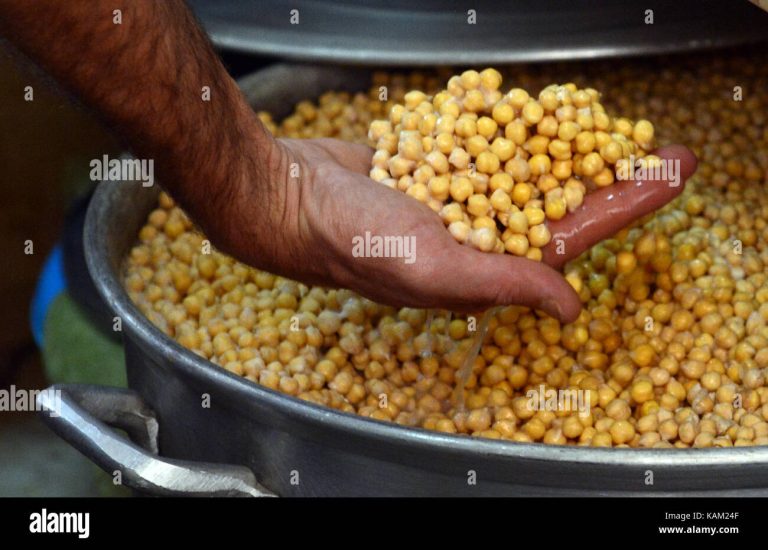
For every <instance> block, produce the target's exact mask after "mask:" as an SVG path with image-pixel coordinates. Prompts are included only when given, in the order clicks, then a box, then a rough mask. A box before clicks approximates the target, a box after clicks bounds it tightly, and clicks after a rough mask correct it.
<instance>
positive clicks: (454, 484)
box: [79, 66, 768, 496]
mask: <svg viewBox="0 0 768 550" xmlns="http://www.w3.org/2000/svg"><path fill="white" fill-rule="evenodd" d="M305 71H310V72H311V74H310V73H307V74H304V72H305ZM340 74H341V73H340V72H339V71H338V70H337V69H331V68H325V69H322V68H314V69H307V68H301V67H292V68H291V69H287V68H286V67H285V66H276V67H274V68H271V69H267V70H265V71H263V72H262V73H260V74H259V75H256V76H254V77H253V78H250V79H246V80H245V81H244V84H245V85H246V86H251V85H255V84H256V83H269V86H270V88H269V90H270V91H269V94H270V97H268V98H267V97H262V94H261V92H258V91H256V90H246V93H247V95H248V96H249V97H250V98H252V99H254V98H259V101H260V102H259V103H257V104H254V106H255V107H256V108H263V107H266V106H271V105H272V104H274V102H275V101H287V100H288V98H290V100H291V101H293V99H294V98H295V97H296V94H297V91H296V85H295V83H296V79H297V78H300V79H302V81H303V82H305V83H307V87H306V88H302V89H300V95H301V94H303V96H304V97H305V98H312V97H314V96H316V95H318V94H319V93H320V92H321V91H324V90H326V89H329V88H330V87H331V86H329V85H327V84H324V83H326V82H331V81H334V82H336V81H338V79H339V78H340ZM345 74H347V75H348V76H349V77H350V78H353V77H354V74H353V73H345ZM301 75H303V76H301ZM326 78H327V80H324V79H326ZM334 79H335V80H334ZM346 84H347V85H348V87H351V88H354V87H359V88H364V87H365V86H366V84H367V83H366V82H364V81H358V82H356V83H355V82H352V81H350V82H347V83H346ZM156 198H157V189H156V188H149V189H147V188H144V187H142V186H141V184H140V183H102V184H100V185H99V187H98V189H97V191H96V194H95V195H94V198H93V201H92V202H91V206H90V209H89V212H88V217H87V220H86V231H85V247H86V252H87V261H88V266H89V269H90V272H91V275H92V276H93V278H94V280H95V282H96V286H97V288H98V290H99V292H100V293H101V294H102V297H103V298H104V299H105V301H106V302H107V303H109V304H111V307H112V308H113V310H114V311H115V313H116V314H117V315H119V316H120V317H121V318H122V320H123V337H124V342H125V351H126V363H127V368H128V382H129V385H130V387H131V388H133V389H134V390H135V391H136V392H137V393H138V394H139V395H140V396H141V397H142V399H143V400H144V401H145V402H146V403H147V404H148V405H149V406H151V407H152V409H153V410H154V411H155V414H156V415H157V418H158V420H159V423H160V430H159V449H160V452H161V454H162V455H163V456H165V457H171V458H178V459H185V460H195V461H206V462H214V463H224V464H241V465H244V466H247V467H248V468H249V469H250V470H251V471H253V472H254V473H255V474H256V477H257V479H258V480H259V482H260V483H261V484H262V485H263V486H264V487H267V488H268V489H270V490H272V491H274V492H276V493H277V494H279V495H283V496H306V495H435V496H437V495H473V496H479V495H485V496H489V495H517V496H525V495H538V496H552V495H593V496H597V495H654V496H667V495H679V494H687V495H711V496H715V495H720V496H725V495H727V496H747V495H768V447H742V448H738V449H736V448H732V449H600V448H587V447H574V446H569V447H565V446H548V445H542V444H522V443H513V442H506V441H492V440H484V439H478V438H469V437H463V436H456V435H448V434H440V433H437V432H430V431H426V430H420V429H413V428H405V427H402V426H398V425H396V424H393V423H384V422H379V421H375V420H370V419H366V418H361V417H358V416H355V415H351V414H346V413H341V412H338V411H335V410H331V409H327V408H324V407H321V406H318V405H314V404H311V403H307V402H305V401H301V400H299V399H296V398H292V397H289V396H286V395H283V394H280V393H278V392H275V391H272V390H269V389H267V388H264V387H262V386H259V385H257V384H254V383H251V382H250V381H248V380H247V379H245V378H242V377H238V376H235V375H233V374H230V373H229V372H227V371H225V370H224V369H221V368H219V367H216V366H214V365H212V364H211V363H209V362H208V361H206V360H205V359H202V358H201V357H199V356H197V355H195V354H194V353H192V352H190V351H188V350H186V349H184V348H183V347H182V346H180V345H179V344H178V343H176V342H175V341H173V340H172V339H171V338H169V337H167V336H166V335H165V334H163V333H162V332H161V331H159V330H158V329H156V328H155V327H154V326H153V325H152V324H151V323H150V322H149V321H148V320H147V319H146V318H145V317H144V316H143V315H142V314H141V313H140V312H139V310H138V309H137V308H136V307H135V306H134V305H133V303H132V302H131V301H130V299H129V297H128V296H127V294H126V292H125V291H124V290H123V287H122V284H121V281H120V277H119V269H120V265H121V263H122V259H123V258H124V257H125V254H126V253H127V252H128V251H129V250H130V247H131V246H132V245H133V243H134V242H135V239H136V235H137V234H138V231H139V229H140V227H141V226H142V225H143V223H144V222H145V220H146V217H147V215H148V213H149V212H150V211H151V210H152V208H154V205H155V204H156ZM205 399H207V400H208V402H209V405H210V406H209V407H204V406H201V402H202V401H203V400H205ZM79 427H80V429H83V430H86V429H87V428H88V426H87V425H80V426H79ZM80 448H81V450H82V447H80ZM85 452H86V454H89V455H90V453H89V450H87V449H86V450H85ZM649 471H650V472H652V473H653V484H652V485H649V484H646V480H647V478H648V472H649ZM473 476H476V480H477V481H476V484H471V483H469V482H468V481H471V479H472V477H473Z"/></svg>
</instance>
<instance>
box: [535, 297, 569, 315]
mask: <svg viewBox="0 0 768 550" xmlns="http://www.w3.org/2000/svg"><path fill="white" fill-rule="evenodd" d="M539 309H541V310H542V311H545V312H547V313H548V314H549V315H551V316H552V317H556V318H557V319H562V318H563V310H562V309H560V304H559V303H558V302H557V300H555V299H554V298H547V299H546V300H544V301H543V302H541V307H540V308H539Z"/></svg>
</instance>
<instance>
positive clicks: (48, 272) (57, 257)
mask: <svg viewBox="0 0 768 550" xmlns="http://www.w3.org/2000/svg"><path fill="white" fill-rule="evenodd" d="M66 289H67V280H66V278H65V276H64V254H63V251H62V247H61V243H59V244H57V245H56V246H55V247H54V248H53V250H52V251H51V253H50V254H49V255H48V258H47V259H46V260H45V265H43V271H42V273H40V278H39V279H38V280H37V287H36V288H35V295H34V297H33V298H32V305H31V307H30V311H29V321H30V325H31V328H32V336H33V337H34V338H35V343H36V344H37V346H38V347H40V348H42V347H43V327H44V325H45V317H46V315H48V308H49V307H50V306H51V303H52V302H53V300H54V299H55V298H56V297H57V296H58V295H59V294H61V293H62V292H64V291H65V290H66Z"/></svg>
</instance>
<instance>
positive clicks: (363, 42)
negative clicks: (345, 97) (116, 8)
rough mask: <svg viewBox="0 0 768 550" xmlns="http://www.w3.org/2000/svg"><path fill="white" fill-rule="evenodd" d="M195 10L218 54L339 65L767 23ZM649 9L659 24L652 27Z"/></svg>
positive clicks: (650, 40)
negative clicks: (472, 20) (472, 19)
mask: <svg viewBox="0 0 768 550" xmlns="http://www.w3.org/2000/svg"><path fill="white" fill-rule="evenodd" d="M190 5H191V6H192V8H193V10H194V11H195V13H196V15H197V16H198V17H199V18H200V20H201V21H202V22H203V24H204V25H205V28H206V30H207V31H208V32H209V34H210V35H211V37H212V39H213V41H214V43H215V44H216V45H218V46H219V47H221V48H224V49H228V50H235V51H238V52H245V53H251V54H260V55H270V56H275V57H280V58H290V59H294V60H305V61H310V60H311V61H322V62H333V63H353V64H371V65H374V64H375V65H396V66H406V65H414V66H415V65H431V66H434V65H477V64H496V63H517V62H529V61H554V60H570V59H588V58H596V57H616V56H629V55H641V54H660V53H670V52H682V51H692V50H699V49H706V48H714V47H722V46H731V45H737V44H745V43H748V42H755V41H759V40H765V39H766V38H768V14H765V13H764V12H762V11H761V10H760V9H759V8H758V7H756V6H754V5H750V4H749V3H748V2H746V1H745V0H675V1H666V2H658V1H655V2H654V1H651V2H649V1H648V0H547V1H546V2H541V1H540V0H513V1H506V2H499V1H491V0H476V1H474V2H470V3H467V2H458V1H445V0H442V1H436V0H422V1H421V2H412V1H406V0H367V1H360V0H325V1H318V0H294V1H292V2H285V1H284V0H258V1H256V0H253V1H247V0H190ZM470 8H471V9H474V10H476V15H477V19H476V24H469V23H468V14H467V11H468V10H469V9H470ZM648 9H652V10H653V24H647V23H646V10H648ZM291 10H298V11H297V13H298V24H293V23H292V21H291ZM293 21H294V22H295V21H296V19H295V18H294V20H293Z"/></svg>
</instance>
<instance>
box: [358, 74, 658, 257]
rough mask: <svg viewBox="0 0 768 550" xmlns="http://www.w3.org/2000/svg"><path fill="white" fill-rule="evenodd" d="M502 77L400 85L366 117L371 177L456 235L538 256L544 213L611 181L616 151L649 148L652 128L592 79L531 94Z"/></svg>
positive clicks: (545, 238)
mask: <svg viewBox="0 0 768 550" xmlns="http://www.w3.org/2000/svg"><path fill="white" fill-rule="evenodd" d="M501 83H502V76H501V74H500V73H499V72H498V71H497V70H495V69H485V70H483V71H481V72H477V71H474V70H468V71H464V72H463V73H462V74H461V75H460V76H453V77H451V78H450V79H449V80H448V85H447V89H445V90H442V91H440V92H438V93H436V94H435V95H434V96H428V95H427V94H425V93H424V92H422V91H418V90H414V91H410V92H408V93H406V94H405V96H404V98H403V100H404V101H403V104H397V105H395V106H394V107H392V109H391V110H390V112H389V119H388V120H375V121H373V122H372V123H371V126H370V130H369V133H368V137H369V139H370V140H371V141H372V142H373V143H375V147H376V153H375V154H374V155H373V160H372V165H373V167H372V168H371V172H370V176H371V178H372V179H374V180H375V181H378V182H380V183H383V184H384V185H387V186H389V187H392V188H394V189H399V190H400V191H403V192H405V193H406V194H407V195H409V196H411V197H413V198H415V199H417V200H419V201H421V202H423V203H425V204H426V205H427V206H429V207H430V208H432V209H433V210H434V211H435V212H438V213H439V214H440V217H441V218H442V219H443V222H444V223H445V225H446V226H447V227H448V230H449V231H450V233H451V235H453V237H454V238H455V239H456V240H457V241H459V242H460V243H468V244H470V245H471V246H473V247H475V248H477V249H479V250H482V251H484V252H496V253H504V252H507V253H510V254H514V255H516V256H525V257H527V258H530V259H533V260H540V259H541V256H542V253H541V248H542V247H543V246H545V245H546V244H547V243H548V242H549V241H550V239H551V235H550V232H549V229H548V228H547V226H546V225H545V223H544V222H545V221H546V220H547V219H549V220H559V219H561V218H562V217H563V216H565V215H566V213H567V212H572V211H574V210H575V209H577V208H578V207H579V206H581V204H582V202H583V201H584V195H585V194H586V193H588V192H589V191H591V190H594V189H596V188H599V187H604V186H607V185H611V184H612V183H613V182H614V179H615V167H616V163H617V162H619V160H620V159H627V158H629V157H630V155H633V156H634V157H635V158H642V157H645V156H646V155H648V153H649V152H650V151H651V150H652V149H653V146H654V129H653V125H652V124H651V123H650V122H648V121H647V120H639V121H638V122H636V123H632V122H631V121H630V120H628V119H626V118H613V117H611V116H609V115H608V114H607V113H606V112H605V110H604V108H603V106H602V105H601V104H600V102H599V99H600V94H599V93H598V92H597V90H595V89H593V88H586V89H579V88H578V87H577V86H576V85H575V84H573V83H569V84H565V85H562V86H561V85H557V84H552V85H549V86H547V87H545V88H544V89H543V90H542V91H541V93H539V95H538V99H537V98H534V97H532V96H530V95H529V94H528V92H526V91H525V90H523V89H521V88H513V89H511V90H510V91H509V92H507V93H506V94H502V92H501V91H500V90H499V88H500V87H501Z"/></svg>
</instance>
